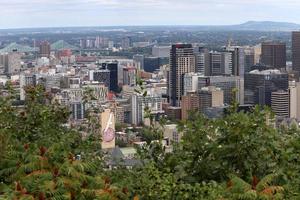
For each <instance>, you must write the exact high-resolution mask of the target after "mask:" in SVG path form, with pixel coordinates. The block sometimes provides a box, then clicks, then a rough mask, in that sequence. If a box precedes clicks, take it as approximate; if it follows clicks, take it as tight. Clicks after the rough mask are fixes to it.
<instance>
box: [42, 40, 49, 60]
mask: <svg viewBox="0 0 300 200" xmlns="http://www.w3.org/2000/svg"><path fill="white" fill-rule="evenodd" d="M50 51H51V47H50V43H49V42H48V41H42V42H41V43H40V57H47V58H49V57H50Z"/></svg>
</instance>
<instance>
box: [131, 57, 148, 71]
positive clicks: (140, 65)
mask: <svg viewBox="0 0 300 200" xmlns="http://www.w3.org/2000/svg"><path fill="white" fill-rule="evenodd" d="M144 59H145V57H144V55H141V54H137V55H134V56H133V64H134V66H135V68H136V69H139V70H144Z"/></svg>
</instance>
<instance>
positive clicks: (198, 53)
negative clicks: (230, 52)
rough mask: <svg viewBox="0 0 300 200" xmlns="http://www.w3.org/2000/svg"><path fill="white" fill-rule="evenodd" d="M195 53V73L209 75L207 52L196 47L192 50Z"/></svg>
mask: <svg viewBox="0 0 300 200" xmlns="http://www.w3.org/2000/svg"><path fill="white" fill-rule="evenodd" d="M194 53H195V62H196V63H195V64H196V69H195V70H196V72H197V73H201V74H203V75H205V76H209V75H210V65H209V55H210V54H209V52H208V50H207V49H205V48H203V47H196V48H195V49H194Z"/></svg>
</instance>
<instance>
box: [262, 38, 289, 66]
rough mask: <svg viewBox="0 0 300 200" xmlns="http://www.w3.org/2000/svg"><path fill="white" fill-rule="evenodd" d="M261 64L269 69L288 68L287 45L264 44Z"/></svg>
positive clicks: (276, 43)
mask: <svg viewBox="0 0 300 200" xmlns="http://www.w3.org/2000/svg"><path fill="white" fill-rule="evenodd" d="M261 51H262V52H261V63H262V64H265V65H267V66H268V67H269V68H276V69H281V68H285V67H286V44H285V43H281V42H264V43H262V45H261Z"/></svg>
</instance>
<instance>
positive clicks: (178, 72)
mask: <svg viewBox="0 0 300 200" xmlns="http://www.w3.org/2000/svg"><path fill="white" fill-rule="evenodd" d="M189 72H195V55H194V49H193V47H192V45H191V44H176V45H172V48H171V52H170V71H169V77H168V94H169V102H170V103H171V105H172V106H180V101H181V97H182V95H183V76H184V74H186V73H189Z"/></svg>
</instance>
